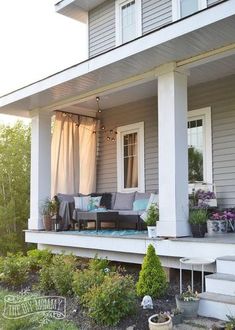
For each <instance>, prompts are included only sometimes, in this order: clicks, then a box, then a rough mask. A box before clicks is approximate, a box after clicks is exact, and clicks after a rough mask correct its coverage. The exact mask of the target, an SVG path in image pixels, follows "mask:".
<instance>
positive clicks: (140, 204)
mask: <svg viewBox="0 0 235 330" xmlns="http://www.w3.org/2000/svg"><path fill="white" fill-rule="evenodd" d="M148 202H149V199H136V200H135V201H134V203H133V211H141V210H146V208H147V206H148Z"/></svg>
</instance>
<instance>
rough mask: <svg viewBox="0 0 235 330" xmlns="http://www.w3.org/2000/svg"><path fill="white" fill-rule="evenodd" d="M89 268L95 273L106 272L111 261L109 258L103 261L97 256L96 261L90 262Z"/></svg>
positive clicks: (91, 260)
mask: <svg viewBox="0 0 235 330" xmlns="http://www.w3.org/2000/svg"><path fill="white" fill-rule="evenodd" d="M88 268H89V269H91V270H95V271H98V270H105V269H107V268H109V261H108V259H107V258H104V259H101V258H98V257H97V255H96V256H95V258H94V259H90V260H89V264H88Z"/></svg>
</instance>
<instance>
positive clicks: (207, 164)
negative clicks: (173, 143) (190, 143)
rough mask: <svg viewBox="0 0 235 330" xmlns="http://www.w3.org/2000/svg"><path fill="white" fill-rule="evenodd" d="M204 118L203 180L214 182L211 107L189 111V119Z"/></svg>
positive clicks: (209, 182)
mask: <svg viewBox="0 0 235 330" xmlns="http://www.w3.org/2000/svg"><path fill="white" fill-rule="evenodd" d="M193 118H195V119H198V118H202V119H203V129H204V132H205V133H204V134H203V181H204V182H205V183H208V184H212V183H213V175H212V133H211V108H210V107H206V108H201V109H197V110H192V111H189V112H188V119H189V120H192V119H193Z"/></svg>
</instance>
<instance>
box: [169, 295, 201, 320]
mask: <svg viewBox="0 0 235 330" xmlns="http://www.w3.org/2000/svg"><path fill="white" fill-rule="evenodd" d="M175 300H176V306H177V308H178V309H180V310H181V311H182V315H183V317H197V312H198V307H199V300H200V299H199V298H198V299H197V300H190V301H184V300H181V299H179V297H178V296H175Z"/></svg>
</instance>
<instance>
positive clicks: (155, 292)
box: [136, 244, 168, 298]
mask: <svg viewBox="0 0 235 330" xmlns="http://www.w3.org/2000/svg"><path fill="white" fill-rule="evenodd" d="M167 287H168V284H167V279H166V274H165V272H164V269H163V268H162V265H161V262H160V259H159V257H158V256H157V255H156V252H155V248H154V247H153V245H152V244H150V245H149V246H148V250H147V254H146V256H145V257H144V261H143V264H142V267H141V271H140V274H139V280H138V282H137V284H136V289H137V294H138V296H145V295H149V296H151V297H156V298H159V297H161V296H163V295H164V294H165V293H166V290H167Z"/></svg>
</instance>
